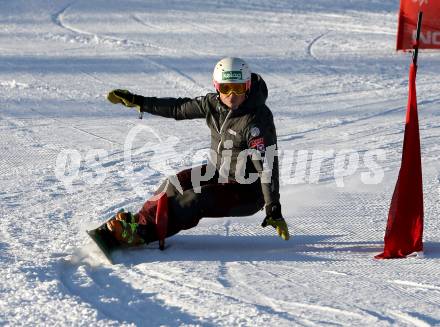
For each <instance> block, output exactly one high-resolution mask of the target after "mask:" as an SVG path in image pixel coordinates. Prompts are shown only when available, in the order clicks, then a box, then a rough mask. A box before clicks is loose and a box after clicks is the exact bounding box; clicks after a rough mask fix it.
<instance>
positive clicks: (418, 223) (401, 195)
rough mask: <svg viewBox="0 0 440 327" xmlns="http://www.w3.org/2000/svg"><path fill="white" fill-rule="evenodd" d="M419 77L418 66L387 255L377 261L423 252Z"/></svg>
mask: <svg viewBox="0 0 440 327" xmlns="http://www.w3.org/2000/svg"><path fill="white" fill-rule="evenodd" d="M416 73H417V65H415V64H414V63H413V64H411V67H410V72H409V97H408V107H407V110H406V125H405V136H404V139H403V153H402V164H401V167H400V171H399V177H398V179H397V183H396V187H395V189H394V194H393V198H392V200H391V207H390V211H389V213H388V223H387V229H386V233H385V248H384V252H383V253H381V254H379V255H377V256H376V259H389V258H404V257H406V256H407V255H409V254H412V253H414V252H419V251H422V250H423V241H422V237H423V188H422V163H421V155H420V135H419V120H418V115H417V97H416Z"/></svg>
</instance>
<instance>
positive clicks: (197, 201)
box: [138, 165, 264, 243]
mask: <svg viewBox="0 0 440 327" xmlns="http://www.w3.org/2000/svg"><path fill="white" fill-rule="evenodd" d="M192 169H200V175H202V176H203V175H205V174H206V169H207V168H206V165H203V166H200V167H196V168H192ZM192 169H186V170H183V171H181V172H179V173H178V174H177V175H176V176H174V180H176V177H177V180H178V181H179V184H180V186H181V189H180V191H183V192H180V191H179V190H178V188H177V187H176V186H175V185H174V184H176V183H174V184H173V183H171V182H170V178H167V180H165V181H164V182H163V183H162V185H161V186H160V187H159V188H158V190H157V191H156V193H155V195H157V194H159V193H161V192H165V193H166V195H167V198H168V229H167V233H166V236H167V237H169V236H172V235H174V234H177V233H178V232H180V231H181V230H184V229H190V228H193V227H195V226H197V224H198V223H199V221H200V219H201V218H203V217H231V216H250V215H253V214H255V213H256V212H258V211H259V210H261V209H262V208H263V207H264V198H263V193H262V191H261V184H260V180H259V179H258V180H257V181H255V182H254V183H252V184H239V183H237V182H235V181H230V182H228V183H219V182H218V177H219V175H218V172H217V171H216V172H215V174H214V176H213V177H212V178H210V179H209V180H207V181H200V182H198V185H196V186H200V187H199V188H197V189H195V188H194V186H193V183H192V181H191V170H192ZM179 184H178V185H179ZM197 190H198V191H199V192H197ZM155 211H156V206H151V204H150V205H147V202H146V203H145V204H144V206H143V208H142V209H141V210H140V211H139V213H138V214H139V217H140V220H142V219H145V221H146V222H147V224H148V222H152V221H154V218H153V217H155V215H156V212H155ZM141 234H143V235H141V236H142V237H143V238H144V239H145V241H146V242H147V243H150V242H153V241H156V240H157V239H158V238H157V235H156V232H155V231H154V229H148V228H147V230H146V231H144V232H143V233H141Z"/></svg>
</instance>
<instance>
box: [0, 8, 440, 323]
mask: <svg viewBox="0 0 440 327" xmlns="http://www.w3.org/2000/svg"><path fill="white" fill-rule="evenodd" d="M395 6H397V5H396V4H395V3H394V2H392V1H381V2H379V1H372V2H371V5H369V6H368V8H367V7H366V6H365V5H364V3H363V2H362V1H360V0H356V1H351V2H349V3H347V2H344V1H335V2H333V3H332V4H329V3H328V2H323V1H315V2H313V3H311V2H306V1H303V0H294V1H279V2H277V3H269V2H266V1H260V0H259V1H254V2H249V1H237V2H234V3H232V2H231V1H229V0H222V1H198V0H194V1H190V2H185V3H183V2H178V1H172V0H170V1H168V0H167V1H162V2H160V3H149V2H138V1H126V2H124V3H120V2H116V1H106V2H103V1H98V0H96V1H83V0H77V1H61V0H60V1H55V2H51V1H41V2H38V3H37V2H36V1H17V2H14V4H12V3H7V2H5V3H1V4H0V9H1V10H2V12H5V13H8V14H7V15H5V18H4V19H3V20H2V21H1V22H0V35H1V36H2V38H0V49H2V51H3V53H2V54H1V56H2V60H1V61H0V98H1V99H2V101H1V105H0V136H1V138H0V149H1V150H2V158H0V174H1V175H2V178H1V184H0V185H1V186H2V187H1V191H0V202H1V204H2V205H1V206H0V222H1V230H0V272H1V274H2V276H3V277H4V278H3V281H2V282H1V283H0V291H1V292H2V297H1V298H0V325H3V324H5V325H14V326H15V325H49V324H53V325H87V326H109V325H115V326H116V325H145V324H148V325H152V326H159V325H165V326H196V325H203V326H268V325H278V326H292V325H295V326H296V325H298V326H322V325H343V326H354V325H362V326H365V325H368V326H373V325H374V326H431V325H440V314H439V312H440V310H439V307H440V284H439V282H438V280H439V270H438V261H439V260H440V255H439V254H440V246H439V236H438V235H439V230H440V226H439V223H438V221H437V219H436V217H438V215H439V212H440V205H439V201H438V199H439V196H440V191H439V190H440V186H439V181H440V179H439V177H438V176H439V173H438V167H439V166H438V163H437V162H438V159H439V158H440V147H439V146H438V140H439V138H440V119H439V117H440V114H439V113H438V108H437V107H438V104H439V102H440V98H439V97H438V95H437V93H438V85H440V79H439V77H438V76H440V74H439V72H440V69H439V67H440V61H439V59H438V58H436V55H435V54H425V53H421V55H420V67H419V75H418V96H419V119H420V131H421V138H422V152H423V154H422V157H423V165H424V167H423V172H424V191H425V217H426V222H425V224H426V225H425V247H426V253H425V258H422V259H415V258H411V259H406V260H390V261H377V260H374V259H373V256H374V255H375V254H377V253H378V252H380V251H381V249H382V239H383V233H384V229H385V224H386V216H387V211H388V206H389V201H390V198H391V194H392V191H393V189H394V184H395V178H396V176H397V172H398V168H399V165H400V155H401V152H400V151H401V146H402V138H403V127H404V126H403V122H404V114H405V108H406V100H407V98H406V97H407V85H406V84H407V80H406V79H407V67H408V64H409V56H405V55H402V54H396V53H395V52H394V49H393V46H394V34H395V29H396V17H395V10H396V9H397V8H395ZM225 55H238V56H243V57H245V58H246V59H248V61H249V62H250V64H251V66H252V67H254V69H255V70H256V71H257V72H259V73H261V74H262V76H263V78H265V80H266V82H267V83H268V86H269V107H270V108H271V109H272V110H273V112H274V117H275V121H276V124H277V131H278V135H279V144H280V147H281V149H284V150H308V151H313V150H327V149H333V150H335V151H336V152H337V151H340V150H344V149H354V150H356V151H358V152H359V153H360V154H361V156H362V155H363V154H364V153H365V151H367V150H370V149H373V150H375V149H384V150H385V151H386V159H385V160H384V161H383V162H381V166H382V167H383V168H384V172H385V176H384V180H383V181H382V182H381V183H379V184H378V185H370V186H368V185H364V184H362V183H361V180H360V173H361V172H362V171H363V170H362V169H361V168H362V167H360V169H359V170H358V171H357V172H356V173H355V174H353V176H351V177H350V178H345V179H344V184H345V185H344V187H342V188H339V187H336V184H335V180H334V176H333V163H332V159H326V160H324V161H323V165H322V167H321V168H320V172H319V180H318V182H316V183H307V181H308V179H307V178H306V181H305V182H306V184H299V185H289V184H287V185H286V184H283V185H282V188H281V200H282V204H283V211H284V215H285V216H286V219H287V221H288V223H289V226H290V229H291V232H292V235H293V238H292V239H291V240H290V241H289V242H283V241H281V240H279V239H278V238H277V237H275V233H274V231H273V230H270V229H268V228H265V229H263V228H261V227H260V222H261V220H262V219H263V213H262V212H260V213H257V214H256V215H254V216H253V217H242V218H225V219H204V220H202V221H201V222H200V224H199V226H198V227H197V228H195V229H193V230H190V231H185V232H182V233H181V234H179V235H178V236H175V237H173V238H171V239H169V240H168V244H169V245H170V246H169V248H168V249H167V250H166V251H164V252H161V251H158V250H157V249H156V246H157V245H156V244H150V245H148V246H146V247H144V248H139V249H132V250H127V251H124V252H117V253H115V261H116V262H117V263H118V264H116V265H114V266H108V265H107V264H106V261H105V260H104V259H103V258H102V257H101V256H100V254H99V251H98V250H97V249H96V248H95V247H94V246H93V245H92V244H90V243H89V242H88V239H87V236H86V235H85V233H84V231H85V230H86V229H90V228H91V227H94V226H97V225H98V224H100V223H102V221H104V220H105V219H108V218H109V217H111V216H112V215H113V214H114V213H115V212H116V211H117V210H119V209H120V208H126V209H128V210H138V209H139V207H140V206H141V205H142V204H143V201H144V199H145V197H147V196H148V194H149V193H148V192H149V191H144V192H143V194H139V193H138V192H136V191H135V185H134V184H133V183H132V181H131V178H132V176H130V174H129V173H128V172H127V171H126V170H125V163H124V142H125V137H126V136H127V134H128V132H129V130H130V128H132V127H135V126H139V125H144V126H147V127H150V128H153V130H154V133H153V134H154V135H143V136H142V137H141V140H140V142H139V144H138V143H136V144H135V145H134V149H133V153H135V155H134V156H133V166H134V173H135V174H136V173H137V174H138V175H136V176H139V174H140V173H142V172H145V171H149V170H151V169H152V168H153V165H151V164H150V163H149V162H147V161H148V159H146V158H149V156H151V155H152V154H153V153H154V151H144V152H142V153H139V150H140V149H142V142H144V141H148V140H149V138H151V137H155V138H159V140H158V141H160V142H163V140H167V139H168V137H171V136H177V137H178V138H179V140H180V141H179V143H178V144H177V145H176V147H177V148H178V150H179V151H182V152H185V153H186V151H189V150H190V151H189V152H188V153H187V156H189V157H190V158H191V154H192V153H194V151H196V150H200V149H206V148H208V146H209V135H208V130H207V129H206V127H204V122H201V121H186V122H183V123H182V122H174V121H171V120H165V119H161V118H157V117H152V116H146V117H145V118H144V120H143V121H138V120H137V119H136V113H133V111H130V110H127V109H125V108H121V107H120V106H113V105H110V104H108V103H107V102H106V100H105V98H104V96H105V94H106V93H107V92H108V91H109V90H110V89H114V88H129V89H131V90H133V91H136V92H138V93H141V94H146V95H154V96H197V95H200V94H204V93H205V92H208V91H211V87H210V83H211V80H210V74H211V70H212V66H213V64H214V63H215V62H216V61H217V60H218V59H219V57H221V56H225ZM144 139H145V140H144ZM193 143H197V146H196V147H195V146H194V145H193ZM69 149H73V150H77V151H78V152H79V153H80V155H81V165H80V169H79V172H78V176H77V178H76V179H75V180H74V182H73V183H72V185H71V187H70V188H66V187H65V186H64V184H63V183H62V182H61V181H59V180H58V179H57V178H56V176H55V174H54V169H55V165H56V160H57V157H58V155H59V153H60V152H61V151H63V150H69ZM93 149H102V150H105V153H106V155H105V156H104V157H102V158H100V160H99V162H96V161H95V162H93V161H92V162H86V161H85V155H86V153H87V152H88V151H89V150H93ZM168 156H169V154H167V153H164V154H160V156H159V157H158V159H159V160H163V162H164V163H163V164H162V165H163V166H162V167H163V168H164V170H165V168H169V167H170V164H165V161H167V160H170V159H175V158H169V157H168ZM304 160H305V161H306V162H305V163H306V165H307V167H308V169H307V173H308V174H311V173H313V169H315V168H313V167H311V164H312V157H311V155H309V156H308V157H307V158H305V159H304ZM186 165H187V163H186V162H184V160H182V159H176V160H175V161H174V162H173V163H172V167H173V168H174V169H175V170H176V171H177V170H180V169H182V168H184V167H186ZM282 168H283V167H282ZM286 168H287V167H284V170H283V171H282V173H283V174H285V175H286V176H285V175H283V176H285V177H286V178H289V177H290V172H289V171H287V172H286ZM96 172H103V173H105V176H106V177H105V178H104V180H103V181H102V182H101V183H99V184H94V183H93V180H94V179H93V177H94V174H95V173H96ZM306 177H308V176H306ZM163 178H164V174H163V173H160V172H157V173H155V174H154V175H152V177H151V178H150V179H149V180H148V181H145V180H143V181H142V183H141V186H142V187H144V188H145V189H148V190H149V189H152V188H154V185H156V184H157V183H159V182H160V180H161V179H163Z"/></svg>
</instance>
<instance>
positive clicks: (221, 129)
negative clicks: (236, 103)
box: [217, 109, 232, 154]
mask: <svg viewBox="0 0 440 327" xmlns="http://www.w3.org/2000/svg"><path fill="white" fill-rule="evenodd" d="M231 112H232V110H231V109H230V110H229V112H228V114H227V115H226V118H225V121H224V122H223V124H222V126H221V127H220V130H219V131H218V133H219V134H220V142H218V146H217V153H218V154H220V146H221V145H222V131H223V127H224V126H225V124H226V121H227V120H228V118H229V115H230V114H231Z"/></svg>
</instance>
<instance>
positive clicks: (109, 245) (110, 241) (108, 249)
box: [87, 224, 120, 264]
mask: <svg viewBox="0 0 440 327" xmlns="http://www.w3.org/2000/svg"><path fill="white" fill-rule="evenodd" d="M87 234H88V235H89V236H90V238H91V239H92V240H93V242H94V243H95V244H96V245H97V246H98V248H99V249H100V250H101V252H102V253H103V254H104V256H105V257H106V258H107V260H108V262H109V263H110V264H113V263H114V262H113V259H112V252H113V251H114V250H116V249H117V248H120V244H119V242H118V241H117V240H115V239H114V238H113V236H112V235H111V234H110V231H109V230H108V228H107V225H106V224H102V225H101V226H99V227H98V228H96V229H92V230H88V231H87Z"/></svg>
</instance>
